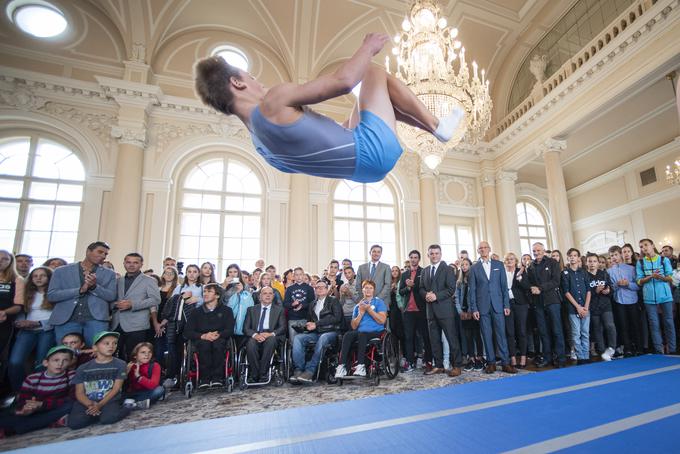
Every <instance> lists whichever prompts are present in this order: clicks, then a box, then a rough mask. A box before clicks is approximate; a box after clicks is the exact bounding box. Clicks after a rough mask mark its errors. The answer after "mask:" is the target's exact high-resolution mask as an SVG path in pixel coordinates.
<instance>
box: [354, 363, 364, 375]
mask: <svg viewBox="0 0 680 454" xmlns="http://www.w3.org/2000/svg"><path fill="white" fill-rule="evenodd" d="M354 375H356V376H357V377H365V376H366V366H364V365H363V364H359V365H358V366H357V368H356V369H354Z"/></svg>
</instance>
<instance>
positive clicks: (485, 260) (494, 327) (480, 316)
mask: <svg viewBox="0 0 680 454" xmlns="http://www.w3.org/2000/svg"><path fill="white" fill-rule="evenodd" d="M477 252H478V253H479V261H477V263H475V264H474V265H472V268H470V275H469V277H468V285H469V286H470V290H469V294H468V295H469V300H470V309H471V310H472V316H473V317H474V318H475V320H479V321H480V328H481V331H482V338H483V339H484V348H485V350H486V360H487V365H486V369H484V372H485V373H487V374H493V373H494V372H496V352H495V349H494V343H493V340H494V338H495V340H496V344H497V345H498V353H499V355H500V357H501V364H502V366H503V372H507V373H509V374H516V373H517V369H515V368H514V367H512V366H511V365H510V358H509V357H508V342H507V338H506V337H505V316H507V315H510V294H509V293H508V278H507V276H506V275H505V267H504V266H503V263H502V262H500V261H499V260H493V259H489V253H490V252H491V247H490V246H489V243H487V242H486V241H482V242H481V243H479V246H478V247H477Z"/></svg>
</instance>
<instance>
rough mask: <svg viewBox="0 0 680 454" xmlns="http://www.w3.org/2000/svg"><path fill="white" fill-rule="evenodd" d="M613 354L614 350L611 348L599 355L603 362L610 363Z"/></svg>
mask: <svg viewBox="0 0 680 454" xmlns="http://www.w3.org/2000/svg"><path fill="white" fill-rule="evenodd" d="M613 354H614V349H613V348H611V347H607V349H606V350H605V351H604V353H602V355H600V356H601V357H602V359H603V360H604V361H611V360H612V355H613Z"/></svg>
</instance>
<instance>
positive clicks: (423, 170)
mask: <svg viewBox="0 0 680 454" xmlns="http://www.w3.org/2000/svg"><path fill="white" fill-rule="evenodd" d="M418 170H419V171H418V176H419V177H420V179H423V178H436V177H437V175H439V172H438V171H437V170H436V169H435V170H433V169H430V168H429V167H428V166H427V165H425V163H424V162H423V161H422V160H421V161H420V168H419V169H418Z"/></svg>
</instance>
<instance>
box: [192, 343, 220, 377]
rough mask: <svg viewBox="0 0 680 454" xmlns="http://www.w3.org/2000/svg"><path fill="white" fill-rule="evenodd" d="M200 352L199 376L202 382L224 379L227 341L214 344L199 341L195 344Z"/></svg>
mask: <svg viewBox="0 0 680 454" xmlns="http://www.w3.org/2000/svg"><path fill="white" fill-rule="evenodd" d="M193 345H194V347H195V348H196V351H197V352H198V366H199V369H198V375H199V380H200V381H208V380H210V381H212V380H222V379H224V360H225V357H226V354H227V339H223V338H221V337H220V338H219V339H217V340H215V341H214V342H210V341H207V340H203V339H199V340H197V341H195V342H194V344H193Z"/></svg>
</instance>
